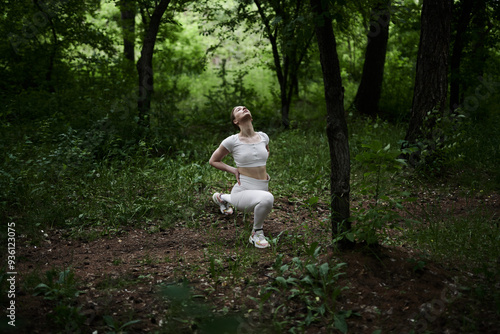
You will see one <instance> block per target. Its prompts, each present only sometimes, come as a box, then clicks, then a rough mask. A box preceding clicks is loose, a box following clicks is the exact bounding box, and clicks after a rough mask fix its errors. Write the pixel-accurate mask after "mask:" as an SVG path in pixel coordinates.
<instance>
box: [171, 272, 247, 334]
mask: <svg viewBox="0 0 500 334" xmlns="http://www.w3.org/2000/svg"><path fill="white" fill-rule="evenodd" d="M161 294H162V296H163V298H164V299H165V300H166V301H167V303H168V308H167V313H166V319H165V328H166V333H179V332H183V331H184V330H189V331H191V330H192V329H193V328H199V329H200V330H201V332H202V333H206V332H212V331H214V330H220V331H221V332H228V333H236V332H237V330H238V328H239V327H240V325H241V320H240V319H238V318H237V317H235V316H232V315H228V314H223V315H222V316H218V315H216V314H215V313H214V312H213V310H212V309H211V308H210V307H209V305H206V304H204V303H202V302H199V301H197V300H195V298H196V297H197V296H195V295H193V293H192V291H191V288H190V287H189V285H188V283H187V282H186V281H184V282H183V283H182V284H175V285H166V286H162V288H161ZM226 313H227V312H226Z"/></svg>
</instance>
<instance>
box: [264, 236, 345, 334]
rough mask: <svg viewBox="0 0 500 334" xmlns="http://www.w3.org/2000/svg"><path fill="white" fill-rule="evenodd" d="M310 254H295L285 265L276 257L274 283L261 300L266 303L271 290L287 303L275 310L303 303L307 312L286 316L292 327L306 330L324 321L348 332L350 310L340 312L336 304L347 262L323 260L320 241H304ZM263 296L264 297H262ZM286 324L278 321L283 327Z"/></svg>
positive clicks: (277, 324) (278, 325) (265, 289)
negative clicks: (308, 242)
mask: <svg viewBox="0 0 500 334" xmlns="http://www.w3.org/2000/svg"><path fill="white" fill-rule="evenodd" d="M304 247H305V251H306V254H307V257H306V260H303V259H301V258H299V257H294V258H293V259H292V260H291V262H290V263H289V264H283V263H282V258H281V257H277V261H276V263H275V268H277V272H276V277H275V278H274V282H273V283H272V284H271V285H270V286H268V287H266V288H264V291H265V292H267V293H265V294H262V296H263V297H261V301H260V302H261V303H265V302H266V300H267V298H268V297H266V296H268V294H269V292H272V293H273V294H275V296H273V299H274V298H276V297H277V298H279V300H281V301H283V303H284V304H282V305H279V306H278V307H277V308H276V311H275V312H279V310H280V309H281V308H286V305H287V304H289V303H300V304H303V305H305V306H306V309H307V313H304V314H295V315H294V316H293V318H289V317H286V316H285V319H286V321H287V322H289V323H290V325H291V328H292V330H295V331H297V330H298V331H303V330H305V329H306V328H307V327H309V326H310V325H311V324H312V323H314V322H324V324H328V325H329V326H332V328H335V329H338V330H340V331H341V332H342V333H347V324H346V322H345V319H346V318H348V317H349V316H350V315H351V312H339V311H338V310H337V309H336V307H335V304H336V301H337V298H338V297H339V296H340V294H341V292H342V290H343V289H344V288H341V287H339V286H338V278H339V276H341V275H342V272H341V268H342V267H343V266H344V265H345V263H336V264H335V265H334V266H333V267H330V264H329V263H328V262H322V261H321V260H320V257H319V255H320V252H321V247H320V246H319V244H318V242H313V243H312V244H310V245H306V244H304ZM262 298H264V299H262ZM283 324H284V323H275V326H277V327H280V326H282V325H283Z"/></svg>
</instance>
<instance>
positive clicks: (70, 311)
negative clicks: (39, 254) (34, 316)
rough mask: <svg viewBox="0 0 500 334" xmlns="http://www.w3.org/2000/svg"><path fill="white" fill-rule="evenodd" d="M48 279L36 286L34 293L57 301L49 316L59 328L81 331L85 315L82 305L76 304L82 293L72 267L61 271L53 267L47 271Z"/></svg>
mask: <svg viewBox="0 0 500 334" xmlns="http://www.w3.org/2000/svg"><path fill="white" fill-rule="evenodd" d="M46 279H47V281H46V283H40V284H38V285H37V286H36V287H35V292H34V295H35V296H39V295H42V296H43V297H44V299H46V300H50V301H55V302H56V306H55V307H54V310H53V311H52V313H50V314H49V315H48V318H49V319H50V320H51V321H52V323H53V325H54V327H55V328H57V329H60V330H64V331H65V332H67V333H74V332H79V331H80V328H81V326H83V324H84V322H85V316H83V315H82V314H81V313H80V307H77V306H75V305H74V304H75V302H76V298H77V297H78V296H79V295H80V293H81V291H79V290H78V288H77V286H76V285H77V282H76V280H75V274H74V272H73V271H72V270H71V268H67V269H65V270H63V271H61V272H59V273H58V271H57V270H55V269H53V270H49V271H47V273H46Z"/></svg>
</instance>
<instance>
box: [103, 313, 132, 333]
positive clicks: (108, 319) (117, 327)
mask: <svg viewBox="0 0 500 334" xmlns="http://www.w3.org/2000/svg"><path fill="white" fill-rule="evenodd" d="M103 319H104V322H105V323H106V326H108V327H109V328H110V329H111V331H110V332H107V333H108V334H111V333H113V334H126V333H127V332H126V331H125V328H127V327H129V326H131V325H134V324H137V323H139V322H141V321H140V320H131V321H127V322H126V323H123V324H122V323H121V322H120V321H118V320H116V319H114V318H113V317H112V316H109V315H105V316H103Z"/></svg>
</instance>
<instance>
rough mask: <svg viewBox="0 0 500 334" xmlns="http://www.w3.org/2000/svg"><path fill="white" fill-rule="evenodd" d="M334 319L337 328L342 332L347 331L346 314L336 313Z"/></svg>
mask: <svg viewBox="0 0 500 334" xmlns="http://www.w3.org/2000/svg"><path fill="white" fill-rule="evenodd" d="M333 321H334V323H335V328H337V329H338V330H339V331H341V332H342V333H347V323H346V321H345V318H344V316H341V315H339V314H335V315H334V316H333Z"/></svg>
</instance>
